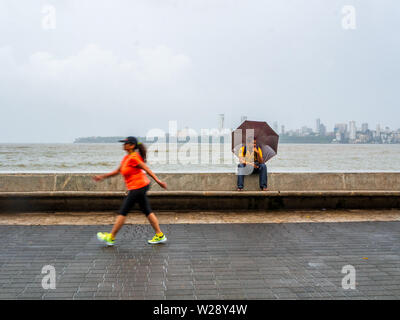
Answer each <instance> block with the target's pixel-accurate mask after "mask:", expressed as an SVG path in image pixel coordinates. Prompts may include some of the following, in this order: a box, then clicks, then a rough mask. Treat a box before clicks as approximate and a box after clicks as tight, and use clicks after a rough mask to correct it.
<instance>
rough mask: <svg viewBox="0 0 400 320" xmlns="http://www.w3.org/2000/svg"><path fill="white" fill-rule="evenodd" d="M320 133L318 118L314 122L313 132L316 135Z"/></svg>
mask: <svg viewBox="0 0 400 320" xmlns="http://www.w3.org/2000/svg"><path fill="white" fill-rule="evenodd" d="M320 131H321V120H320V119H319V118H318V119H317V120H315V132H316V133H317V134H320Z"/></svg>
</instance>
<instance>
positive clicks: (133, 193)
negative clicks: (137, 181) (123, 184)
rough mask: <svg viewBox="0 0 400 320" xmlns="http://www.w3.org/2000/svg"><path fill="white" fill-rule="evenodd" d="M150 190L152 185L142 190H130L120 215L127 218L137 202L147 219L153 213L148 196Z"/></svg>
mask: <svg viewBox="0 0 400 320" xmlns="http://www.w3.org/2000/svg"><path fill="white" fill-rule="evenodd" d="M149 189H150V184H148V185H147V186H145V187H143V188H140V189H134V190H129V193H128V195H127V196H126V198H125V199H124V202H123V203H122V205H121V209H120V210H119V214H121V215H123V216H126V215H127V214H128V212H129V211H130V210H131V209H132V208H133V206H134V205H135V203H136V202H137V203H138V204H139V207H140V210H142V212H143V213H144V214H145V215H146V217H147V216H148V215H149V214H150V213H151V207H150V203H149V199H147V195H146V192H147V191H149Z"/></svg>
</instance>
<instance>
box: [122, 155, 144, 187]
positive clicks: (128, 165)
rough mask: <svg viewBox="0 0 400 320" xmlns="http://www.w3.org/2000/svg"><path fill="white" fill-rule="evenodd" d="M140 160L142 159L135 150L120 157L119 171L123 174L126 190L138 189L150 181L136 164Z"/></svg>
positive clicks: (140, 161)
mask: <svg viewBox="0 0 400 320" xmlns="http://www.w3.org/2000/svg"><path fill="white" fill-rule="evenodd" d="M142 162H143V159H142V157H141V156H140V154H138V153H137V152H133V153H131V154H127V155H126V156H125V157H124V158H123V159H122V161H121V169H120V171H119V172H120V173H121V174H122V175H123V176H124V179H125V184H126V187H127V188H128V190H134V189H140V188H143V187H145V186H147V185H148V184H149V183H150V180H149V178H147V176H146V174H145V172H144V171H143V170H142V169H140V168H139V167H138V166H137V165H138V164H139V163H142Z"/></svg>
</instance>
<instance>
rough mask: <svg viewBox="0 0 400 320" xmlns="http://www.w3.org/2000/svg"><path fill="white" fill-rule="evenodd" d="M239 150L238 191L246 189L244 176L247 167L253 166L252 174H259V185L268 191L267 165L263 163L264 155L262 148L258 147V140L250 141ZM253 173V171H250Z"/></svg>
mask: <svg viewBox="0 0 400 320" xmlns="http://www.w3.org/2000/svg"><path fill="white" fill-rule="evenodd" d="M248 142H249V143H247V144H245V145H244V146H243V147H241V148H240V150H239V162H240V163H239V165H238V179H237V190H238V191H242V190H243V187H244V176H245V172H246V171H248V170H245V167H246V166H252V167H253V170H252V173H258V174H259V185H260V189H261V190H263V191H267V190H268V189H267V165H266V164H265V163H263V154H262V150H261V148H260V147H259V146H258V145H257V140H256V139H254V140H253V142H251V141H248ZM250 172H251V171H250Z"/></svg>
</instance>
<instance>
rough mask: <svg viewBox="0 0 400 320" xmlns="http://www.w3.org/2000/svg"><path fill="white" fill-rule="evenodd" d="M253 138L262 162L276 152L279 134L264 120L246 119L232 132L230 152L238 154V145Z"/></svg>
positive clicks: (240, 145)
mask: <svg viewBox="0 0 400 320" xmlns="http://www.w3.org/2000/svg"><path fill="white" fill-rule="evenodd" d="M253 138H256V140H257V144H258V145H259V146H260V147H261V150H262V153H263V161H264V162H267V161H268V160H269V159H271V158H272V157H273V156H275V155H276V154H277V153H278V140H279V135H278V134H277V133H276V132H275V131H274V130H272V128H271V127H270V126H269V125H268V124H267V123H266V122H265V121H248V120H246V121H244V122H243V123H242V124H241V125H240V126H239V127H238V128H237V129H236V130H234V131H233V132H232V152H233V153H234V154H235V155H238V153H239V150H240V147H242V146H243V145H245V144H246V141H248V140H249V141H250V140H251V139H253ZM251 143H253V141H251Z"/></svg>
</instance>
